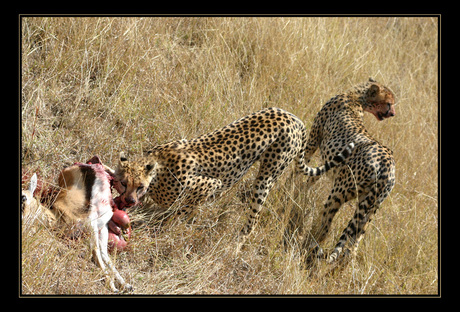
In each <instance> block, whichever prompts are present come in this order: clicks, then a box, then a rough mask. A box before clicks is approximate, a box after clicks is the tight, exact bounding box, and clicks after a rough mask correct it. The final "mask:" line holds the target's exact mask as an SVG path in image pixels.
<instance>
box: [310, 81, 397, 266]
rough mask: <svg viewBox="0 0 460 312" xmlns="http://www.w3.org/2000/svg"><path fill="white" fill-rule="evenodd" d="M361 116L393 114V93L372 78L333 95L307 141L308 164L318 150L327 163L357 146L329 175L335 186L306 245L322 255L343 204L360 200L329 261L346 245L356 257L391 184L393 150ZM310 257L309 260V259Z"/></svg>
mask: <svg viewBox="0 0 460 312" xmlns="http://www.w3.org/2000/svg"><path fill="white" fill-rule="evenodd" d="M363 112H369V113H372V114H373V115H374V116H375V117H376V118H377V120H379V121H382V120H384V119H386V118H390V117H393V116H395V96H394V94H393V92H392V91H391V90H390V89H389V88H387V87H385V86H383V85H382V84H380V83H377V82H376V81H375V80H373V79H372V78H370V79H369V81H367V82H366V83H364V84H361V85H358V86H356V87H355V88H353V89H352V90H350V91H348V92H345V93H343V94H340V95H337V96H335V97H333V98H332V99H330V100H329V101H328V102H327V103H326V104H325V105H324V106H323V107H322V109H321V110H320V111H319V112H318V114H317V115H316V117H315V119H314V121H313V125H312V127H311V130H310V134H309V138H308V141H307V143H306V148H305V161H306V163H307V164H308V162H309V161H310V158H311V157H312V155H313V154H314V153H315V151H316V150H317V149H318V148H319V149H320V151H321V157H322V160H323V161H325V162H327V161H330V160H332V159H333V157H334V154H335V153H337V151H340V150H341V149H343V148H344V147H345V146H347V144H349V143H350V142H354V143H355V148H354V150H353V152H352V154H351V155H350V157H349V158H347V159H346V160H345V161H344V163H343V164H341V165H340V166H337V167H336V168H335V169H334V170H333V171H332V172H333V173H332V176H333V187H332V190H331V191H330V194H329V196H328V198H327V200H326V202H325V204H324V209H323V211H322V212H321V221H320V223H319V224H318V225H317V226H316V229H315V227H314V228H313V231H312V232H311V233H312V234H313V237H310V240H309V241H307V242H306V245H307V246H306V247H307V248H309V250H312V251H313V252H312V255H316V256H318V257H319V256H324V254H323V252H322V249H321V248H320V244H321V243H322V242H323V241H324V240H325V238H326V236H327V234H328V232H329V229H330V226H331V223H332V220H333V218H334V216H335V214H336V213H337V211H338V210H339V209H340V207H341V206H342V205H343V204H344V203H345V202H348V201H350V200H352V199H354V198H356V197H358V206H357V208H356V211H355V213H354V215H353V217H352V219H351V220H350V221H349V223H348V226H347V227H346V228H345V230H344V231H343V233H342V235H341V236H340V239H339V241H338V243H337V245H336V246H335V248H334V251H333V252H332V253H331V254H330V255H329V257H328V262H333V261H335V260H337V258H338V257H339V255H340V254H341V253H342V251H344V254H349V253H350V249H348V248H347V249H345V250H344V247H345V245H346V244H347V242H348V243H349V244H350V246H352V249H351V252H352V253H353V254H356V251H357V248H358V244H359V242H360V240H361V239H362V238H363V235H364V233H365V231H366V228H367V226H368V225H369V222H370V221H371V220H372V217H373V216H374V214H375V212H376V211H377V209H378V208H379V207H380V205H381V204H382V202H383V201H384V200H385V198H386V197H387V196H388V195H389V194H390V192H391V190H392V189H393V186H394V184H395V161H394V159H393V152H392V151H391V150H390V149H389V148H388V147H385V146H383V145H382V144H380V143H379V142H377V141H376V140H375V139H373V138H372V136H371V135H370V134H369V133H368V132H367V130H366V129H365V127H364V123H363ZM316 181H317V177H312V178H310V181H308V185H309V186H311V185H312V184H313V183H314V182H316ZM312 259H313V257H312V256H310V257H309V260H312Z"/></svg>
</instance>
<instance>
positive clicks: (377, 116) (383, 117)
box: [374, 109, 394, 121]
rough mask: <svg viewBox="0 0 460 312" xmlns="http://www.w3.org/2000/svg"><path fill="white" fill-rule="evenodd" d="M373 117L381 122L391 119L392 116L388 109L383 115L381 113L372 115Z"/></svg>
mask: <svg viewBox="0 0 460 312" xmlns="http://www.w3.org/2000/svg"><path fill="white" fill-rule="evenodd" d="M374 116H375V117H376V118H377V120H379V121H382V120H384V119H386V118H390V117H393V116H394V115H393V114H392V113H391V109H388V110H387V111H386V112H385V113H382V112H377V113H374Z"/></svg>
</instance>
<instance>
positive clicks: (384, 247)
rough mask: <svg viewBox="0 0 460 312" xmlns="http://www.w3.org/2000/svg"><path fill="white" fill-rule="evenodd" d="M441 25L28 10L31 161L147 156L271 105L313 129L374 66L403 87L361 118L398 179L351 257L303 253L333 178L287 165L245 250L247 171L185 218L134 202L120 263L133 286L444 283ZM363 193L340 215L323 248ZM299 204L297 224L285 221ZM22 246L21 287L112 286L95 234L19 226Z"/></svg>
mask: <svg viewBox="0 0 460 312" xmlns="http://www.w3.org/2000/svg"><path fill="white" fill-rule="evenodd" d="M438 26H439V25H438V19H437V18H432V17H373V18H367V17H356V18H345V17H325V18H324V17H321V18H319V17H309V18H301V17H292V18H283V17H277V18H271V17H270V18H268V17H257V18H256V17H247V18H240V17H238V18H232V17H225V18H216V17H212V18H202V17H200V18H192V17H183V18H173V17H155V18H149V17H144V18H138V17H124V18H112V17H103V18H99V17H77V18H70V17H46V18H42V17H22V19H21V31H22V32H21V47H22V52H21V53H22V55H21V57H22V58H21V61H22V71H21V74H22V86H21V90H22V94H21V99H22V101H21V105H22V106H21V120H22V125H21V127H22V128H21V129H22V133H21V139H22V142H21V143H22V155H21V161H22V170H23V173H24V174H25V173H27V174H30V175H31V174H32V173H33V172H38V175H39V179H40V180H41V181H42V182H43V183H44V184H45V186H46V185H49V184H53V183H55V181H54V179H55V177H56V176H57V173H58V172H59V170H61V168H62V167H63V166H64V165H66V164H68V163H72V162H75V161H86V160H87V159H89V158H90V157H91V156H93V155H95V154H98V155H100V156H101V158H102V160H103V161H104V162H105V163H106V164H108V165H112V166H115V164H116V162H117V157H118V154H119V152H120V151H128V152H129V153H131V154H141V153H142V151H144V150H146V149H148V148H149V147H151V146H154V145H156V144H161V143H165V142H168V141H172V140H177V139H182V138H186V139H190V138H193V137H195V136H198V135H200V134H203V133H206V132H209V131H212V130H214V129H216V128H218V127H222V126H224V125H226V124H228V123H230V122H232V121H233V120H235V119H237V118H240V117H242V116H244V115H246V114H249V113H251V112H254V111H257V110H259V109H261V108H264V107H270V106H277V107H280V108H283V109H286V110H288V111H290V112H292V113H294V114H295V115H297V116H299V117H300V118H301V119H302V120H303V121H304V123H305V124H306V125H307V127H308V126H310V125H311V123H312V121H313V118H314V116H315V114H316V113H317V112H318V111H319V109H320V108H321V106H322V105H323V104H324V103H325V102H326V101H327V100H328V99H329V98H331V97H332V96H334V95H336V94H338V93H339V92H343V91H345V90H347V89H349V88H350V87H352V86H353V85H355V84H358V83H361V82H363V81H366V80H367V79H368V78H369V77H373V78H375V79H377V80H378V81H379V82H382V83H384V84H386V85H387V86H388V87H390V88H391V89H392V90H393V91H394V92H395V94H396V98H397V104H398V105H397V106H396V117H394V118H392V119H390V120H386V121H384V122H377V121H376V120H375V118H374V117H373V116H370V115H369V116H367V115H366V116H365V124H366V126H367V128H368V130H369V132H370V133H372V135H373V136H374V137H375V138H376V139H377V140H378V141H380V142H381V143H383V144H384V145H387V146H389V147H390V148H391V149H392V150H393V151H394V155H395V159H396V164H397V171H396V178H397V182H396V186H395V188H394V190H393V192H392V193H391V195H390V196H389V198H388V199H387V200H386V201H385V202H384V204H383V206H382V208H381V209H380V211H378V212H377V215H376V217H375V220H374V221H373V222H372V224H371V226H370V228H369V230H368V233H367V234H366V237H365V238H364V239H363V241H362V243H361V245H360V248H359V251H358V255H357V257H356V258H354V259H352V260H350V261H349V262H348V263H347V264H346V265H341V266H337V267H334V266H330V265H326V264H324V263H319V265H318V266H317V267H315V268H314V269H305V268H304V267H303V266H302V265H301V258H300V257H299V252H300V247H299V245H300V238H299V237H300V236H299V235H297V232H296V230H297V229H298V230H302V227H301V226H300V225H302V224H306V223H308V222H307V221H308V220H310V221H311V218H313V222H315V220H316V216H317V214H318V212H319V211H320V210H321V207H322V204H323V202H324V201H325V199H326V197H327V195H328V191H329V189H330V187H331V183H330V181H329V180H328V179H326V178H322V179H321V180H320V181H319V182H318V183H317V184H316V185H315V186H313V187H312V188H310V189H308V190H307V189H306V188H305V187H304V182H305V181H304V178H303V177H295V178H294V179H290V178H289V174H285V176H283V177H282V178H281V180H280V181H279V183H278V184H277V185H276V186H275V187H274V189H273V190H272V192H271V193H270V196H269V198H268V201H267V203H266V205H265V206H266V207H265V208H264V210H263V213H262V215H261V222H260V224H259V226H258V227H257V229H256V230H255V233H254V234H253V235H252V237H251V238H250V239H249V240H248V242H247V244H246V246H245V248H244V249H243V251H242V253H241V257H239V258H235V257H234V256H233V250H232V249H231V246H232V242H233V241H234V236H235V235H236V233H237V231H238V230H239V228H240V227H241V226H242V224H243V220H244V211H245V209H246V205H245V200H244V194H245V191H246V190H248V189H250V184H251V178H252V177H253V176H254V172H255V170H253V171H250V172H249V174H248V175H247V176H246V177H245V179H244V181H242V182H241V183H240V184H238V185H237V186H236V187H235V188H234V189H233V190H231V191H230V192H229V193H228V194H227V195H225V196H224V197H223V198H222V199H220V200H218V201H216V202H213V203H210V204H207V205H204V206H203V207H200V213H199V214H198V215H197V217H196V218H195V219H194V220H193V221H192V222H190V223H186V222H182V221H181V220H174V219H173V220H170V221H168V222H166V223H164V224H162V225H161V226H160V225H157V224H155V223H154V222H153V221H152V220H150V219H151V218H150V213H149V211H145V210H144V211H142V210H137V211H133V212H131V213H130V214H131V216H132V219H133V220H134V221H137V224H138V226H137V227H135V228H134V233H133V237H132V240H131V242H130V244H131V250H130V252H127V253H122V254H117V255H115V256H114V258H115V262H116V265H117V267H118V269H119V271H120V273H121V274H122V275H123V276H124V277H125V279H126V280H127V281H128V282H129V283H131V284H132V285H134V287H135V293H137V294H436V293H438V291H439V289H438V282H439V280H438V273H439V272H438V260H439V259H438V139H437V138H438V96H437V95H438ZM318 159H319V158H316V160H315V161H314V162H316V163H319V160H318ZM355 204H356V203H354V202H353V203H351V204H347V205H345V206H344V207H343V208H342V211H340V212H339V213H338V215H337V217H336V219H335V221H334V227H333V228H332V230H331V235H330V239H329V240H328V241H327V242H326V246H325V247H326V249H327V248H332V247H333V244H334V243H335V241H336V240H337V239H338V237H339V235H340V233H341V231H342V229H343V228H344V227H345V226H346V224H347V221H348V219H349V218H351V215H352V213H353V210H354V205H355ZM294 214H297V216H299V220H297V221H296V223H295V224H296V226H299V227H294V228H293V229H291V230H292V231H286V229H287V228H288V227H289V224H290V221H289V218H290V217H292V216H293V215H294ZM303 230H308V226H306V227H304V228H303ZM286 233H290V234H289V237H286ZM291 234H292V235H291ZM283 241H284V242H285V244H283ZM21 243H22V244H21V245H22V247H21V248H22V258H21V259H22V263H21V265H22V276H21V285H22V290H21V291H22V294H105V293H109V290H108V289H106V288H105V287H103V282H102V281H101V279H102V277H103V276H102V274H101V272H100V270H99V269H98V268H97V267H96V266H95V265H94V264H93V263H91V262H90V258H91V253H90V251H89V248H88V247H87V239H82V240H80V241H66V240H63V239H61V238H57V237H56V235H55V234H54V233H53V232H52V231H50V230H48V229H45V228H41V229H40V230H39V231H37V232H36V233H33V232H32V231H30V229H28V228H24V229H23V231H22V241H21Z"/></svg>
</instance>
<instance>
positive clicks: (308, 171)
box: [299, 143, 355, 176]
mask: <svg viewBox="0 0 460 312" xmlns="http://www.w3.org/2000/svg"><path fill="white" fill-rule="evenodd" d="M354 148H355V144H354V143H350V144H348V145H347V146H346V147H345V148H344V149H343V151H342V152H341V153H339V154H338V155H336V156H334V158H333V159H332V161H327V162H326V163H325V164H324V165H322V166H319V167H316V168H312V167H308V166H307V165H306V164H305V163H304V162H303V161H301V162H299V169H300V170H301V171H302V172H303V173H304V174H305V175H308V176H319V175H322V174H324V173H326V172H327V171H329V170H330V169H332V168H334V167H336V166H338V165H340V164H341V163H343V162H344V161H345V159H347V158H348V157H349V156H350V155H351V153H352V152H353V149H354Z"/></svg>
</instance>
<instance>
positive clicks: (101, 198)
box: [22, 156, 132, 292]
mask: <svg viewBox="0 0 460 312" xmlns="http://www.w3.org/2000/svg"><path fill="white" fill-rule="evenodd" d="M88 162H91V163H90V164H82V163H75V164H74V165H72V166H70V167H67V168H65V169H64V170H62V171H61V173H60V174H59V178H58V184H59V193H58V195H57V197H56V199H55V201H54V203H53V205H52V209H51V210H49V209H46V208H44V207H42V210H44V211H45V213H47V212H49V213H50V214H51V215H53V217H54V220H55V223H57V226H60V227H62V226H65V227H67V228H70V229H71V232H70V235H71V236H75V235H78V234H79V232H81V231H83V230H85V229H89V230H90V232H91V240H90V247H91V251H92V253H93V256H94V259H95V261H96V262H97V264H98V265H99V266H100V267H101V269H102V270H103V271H104V273H105V276H106V280H107V281H108V283H109V286H110V288H111V290H112V291H114V292H118V289H117V287H115V283H114V278H115V280H116V281H117V282H118V284H119V286H120V287H121V289H122V290H127V291H131V290H132V286H131V285H130V284H128V283H126V282H125V281H124V279H123V278H122V277H121V275H120V274H119V273H118V271H117V269H116V268H115V266H114V265H113V263H112V261H111V260H110V257H109V255H108V238H109V228H108V223H109V221H110V220H111V218H112V215H113V212H112V205H113V199H112V192H111V187H110V179H111V175H110V173H111V172H113V170H112V169H110V168H108V167H106V166H104V165H102V163H101V162H100V160H99V158H98V157H97V156H95V157H93V158H92V159H91V160H90V161H88ZM34 176H35V178H34V177H33V178H32V180H31V185H30V187H29V190H26V191H23V195H22V202H23V203H24V209H23V216H25V215H27V213H29V212H28V211H26V209H27V207H29V208H28V209H30V207H31V205H32V204H33V205H35V204H34V201H35V202H36V199H35V198H33V196H32V195H33V190H34V189H35V187H36V175H34ZM29 200H30V202H29ZM46 211H47V212H46ZM51 211H52V213H51ZM47 215H48V213H47ZM23 218H24V217H23Z"/></svg>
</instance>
